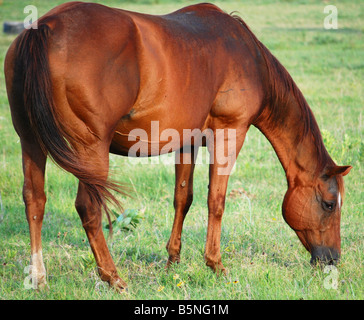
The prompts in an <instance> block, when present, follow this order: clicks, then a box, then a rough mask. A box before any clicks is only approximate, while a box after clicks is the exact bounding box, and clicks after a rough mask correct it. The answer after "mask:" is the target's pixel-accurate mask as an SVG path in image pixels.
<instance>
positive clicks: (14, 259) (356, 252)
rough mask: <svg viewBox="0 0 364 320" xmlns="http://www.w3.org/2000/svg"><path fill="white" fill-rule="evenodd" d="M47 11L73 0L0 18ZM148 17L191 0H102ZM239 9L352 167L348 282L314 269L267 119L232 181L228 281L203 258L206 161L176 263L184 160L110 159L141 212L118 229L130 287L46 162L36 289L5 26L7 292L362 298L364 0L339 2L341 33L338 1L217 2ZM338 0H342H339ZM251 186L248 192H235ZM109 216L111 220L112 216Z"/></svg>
mask: <svg viewBox="0 0 364 320" xmlns="http://www.w3.org/2000/svg"><path fill="white" fill-rule="evenodd" d="M30 2H31V3H32V4H34V5H35V6H37V8H38V10H39V15H42V14H44V13H45V12H47V11H48V10H49V9H51V8H52V7H54V6H55V5H57V4H60V3H62V2H63V1H62V0H47V1H46V0H33V1H28V0H16V1H13V0H2V1H1V0H0V11H1V13H0V14H1V16H0V23H1V25H2V23H3V22H4V21H6V20H20V21H22V20H23V19H24V18H25V14H24V13H23V8H24V7H25V6H26V5H28V4H30ZM94 2H100V3H103V4H106V5H110V6H117V7H123V8H126V9H130V10H136V11H141V12H146V13H167V12H170V11H172V10H175V9H178V8H180V7H182V6H184V5H188V4H192V3H193V1H175V2H172V1H163V0H159V1H158V0H150V1H147V0H145V1H133V2H132V1H130V2H128V1H121V0H102V1H101V0H100V1H94ZM214 3H216V4H217V5H219V6H220V7H221V8H222V9H224V10H225V11H226V12H232V11H238V13H239V14H240V16H242V17H243V19H244V20H245V21H246V22H247V23H248V25H249V26H250V27H251V29H252V30H253V32H255V33H256V35H257V36H258V38H259V39H260V40H261V41H262V42H263V43H264V44H265V45H266V46H267V47H268V48H269V49H270V50H271V51H272V52H273V54H275V55H276V57H277V58H278V59H279V60H280V61H281V62H282V64H283V65H284V66H286V68H287V69H288V71H289V72H290V73H291V75H292V76H293V78H294V79H295V81H296V83H297V84H298V86H299V87H300V89H301V90H302V91H303V93H304V95H305V97H306V99H307V100H308V102H309V104H310V106H311V108H312V110H313V112H314V114H315V116H316V119H317V121H318V123H319V126H320V128H321V130H322V134H323V137H324V140H325V144H326V146H327V149H328V150H329V153H330V154H331V155H332V157H333V158H334V159H335V161H336V162H337V163H338V164H341V165H349V164H350V165H352V166H353V167H354V169H353V170H352V171H351V173H350V174H349V175H348V176H347V177H345V182H346V198H345V204H344V207H343V210H342V260H341V262H340V264H339V265H338V287H337V288H336V289H330V288H326V287H327V286H326V287H325V285H324V284H325V281H327V280H328V279H327V277H328V276H329V275H328V274H326V273H324V271H323V270H321V269H318V268H313V267H311V265H310V263H309V259H310V256H309V253H308V252H306V250H305V249H304V248H303V246H302V245H301V244H300V242H299V240H298V238H297V236H296V235H295V233H294V232H293V231H292V230H291V229H290V228H289V226H288V225H287V224H286V223H285V222H284V221H283V218H282V216H281V203H282V200H283V196H284V193H285V191H286V180H285V176H284V171H283V169H282V167H281V165H280V163H279V161H278V159H277V157H276V155H275V153H274V151H273V149H272V147H271V146H270V144H269V142H268V141H267V140H266V139H265V138H264V136H263V135H261V134H260V133H259V132H258V130H257V129H255V128H251V130H250V131H249V132H248V135H247V138H246V142H245V146H244V148H243V150H242V152H241V153H240V156H239V159H238V162H237V166H236V170H235V172H234V174H233V175H232V176H231V178H230V182H229V189H228V194H229V196H228V197H227V204H226V211H225V214H224V219H223V227H222V236H221V249H222V259H223V263H224V265H225V267H226V268H227V269H228V272H229V273H228V275H227V276H226V277H223V276H222V277H216V276H215V274H213V273H212V272H211V271H210V269H208V268H207V267H206V266H205V265H204V260H203V252H204V244H205V238H206V224H207V207H206V196H207V185H208V180H207V178H208V167H207V165H206V164H203V165H198V166H197V168H196V171H195V188H194V190H195V193H194V203H193V205H192V207H191V209H190V212H189V214H188V216H187V218H186V221H185V227H184V231H183V235H182V236H183V239H182V241H183V243H182V254H181V263H180V264H179V265H175V266H173V268H172V270H170V271H169V272H168V273H167V272H165V270H164V265H165V263H166V260H167V253H166V250H165V244H166V242H167V240H168V238H169V234H170V231H171V228H172V222H173V215H174V214H173V189H174V167H173V165H168V164H159V165H158V164H152V165H149V166H146V165H141V164H136V163H135V162H132V161H129V160H128V159H126V158H122V157H115V156H111V157H110V159H111V167H112V169H114V171H115V172H116V174H117V177H118V180H119V181H121V182H125V183H127V184H129V185H130V186H131V187H132V189H133V190H134V194H133V198H125V199H122V203H123V205H124V207H125V208H127V209H129V210H130V212H137V213H138V215H139V216H140V217H141V218H140V221H139V222H138V223H137V226H136V228H131V230H129V231H128V230H123V229H122V228H121V227H118V226H116V227H115V231H114V237H113V239H112V241H110V242H109V247H110V250H111V253H112V255H113V257H114V260H115V263H116V265H117V268H118V271H119V274H120V276H121V277H122V278H123V279H124V280H125V281H126V282H127V283H128V284H129V293H128V294H124V295H119V294H116V293H115V292H114V291H112V290H109V289H108V288H107V287H106V286H105V285H104V284H102V283H101V282H100V280H99V278H98V276H97V273H96V270H95V266H96V265H95V262H94V259H93V256H92V254H91V250H90V247H89V244H88V241H87V238H86V235H85V233H84V230H83V228H82V225H81V222H80V220H79V217H78V214H77V213H76V210H75V208H74V199H75V195H76V190H77V181H76V179H75V178H74V177H73V176H71V175H70V174H67V173H65V172H63V171H62V170H60V169H58V168H57V167H56V166H55V165H54V164H53V163H51V162H48V166H47V174H46V194H47V198H48V202H47V206H46V214H45V218H44V225H43V233H42V236H43V255H44V262H45V266H46V269H47V273H48V283H49V289H48V290H45V291H39V292H38V291H33V290H27V289H26V288H25V287H24V280H26V277H27V273H26V270H25V267H26V266H27V265H28V264H29V259H30V245H29V243H30V240H29V232H28V225H27V221H26V218H25V214H24V205H23V202H22V194H21V190H22V181H23V178H22V169H21V153H20V144H19V140H18V137H17V135H16V133H15V131H14V129H13V127H12V124H11V118H10V112H9V106H8V101H7V97H6V91H5V85H4V74H3V69H2V68H3V61H4V57H5V53H6V50H7V48H8V46H9V45H10V43H11V41H12V40H13V39H14V36H9V35H4V34H3V33H0V65H1V72H0V195H1V198H0V299H231V300H237V299H340V300H345V299H358V300H361V299H363V297H364V294H363V288H364V276H363V258H364V242H363V230H364V228H363V226H364V223H363V218H364V196H363V179H364V168H363V162H364V143H363V138H364V136H363V135H364V123H363V121H364V120H363V105H364V95H363V81H364V42H363V32H364V7H363V5H362V3H361V1H360V0H357V1H340V2H337V8H338V26H339V29H337V30H325V29H324V28H323V21H324V18H325V16H326V14H324V13H323V10H324V7H325V6H326V5H327V4H328V3H327V1H309V0H307V1H304V0H301V1H288V0H287V1H273V0H265V1H264V0H259V1H253V0H244V1H217V2H214ZM333 4H334V3H333ZM239 190H240V191H241V190H244V192H237V191H239ZM105 221H106V219H105Z"/></svg>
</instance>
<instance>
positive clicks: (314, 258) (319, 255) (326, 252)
mask: <svg viewBox="0 0 364 320" xmlns="http://www.w3.org/2000/svg"><path fill="white" fill-rule="evenodd" d="M339 259H340V253H339V252H338V250H336V249H334V248H328V247H323V246H317V247H314V248H313V249H312V250H311V264H316V263H323V264H326V265H336V264H337V263H338V262H339Z"/></svg>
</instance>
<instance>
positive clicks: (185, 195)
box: [166, 147, 198, 268]
mask: <svg viewBox="0 0 364 320" xmlns="http://www.w3.org/2000/svg"><path fill="white" fill-rule="evenodd" d="M197 148H198V147H191V148H190V149H189V150H183V149H181V150H179V151H176V164H175V171H176V180H175V188H174V209H175V215H174V222H173V227H172V232H171V236H170V238H169V240H168V242H167V246H166V249H167V251H168V255H169V257H168V262H167V266H166V267H167V268H168V267H169V266H170V265H171V264H172V263H174V262H177V263H178V262H179V261H180V252H181V234H182V228H183V222H184V219H185V217H186V215H187V212H188V210H189V208H190V206H191V204H192V200H193V171H194V168H195V160H196V157H197V152H198V149H197Z"/></svg>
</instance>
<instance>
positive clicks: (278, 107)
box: [232, 15, 333, 173]
mask: <svg viewBox="0 0 364 320" xmlns="http://www.w3.org/2000/svg"><path fill="white" fill-rule="evenodd" d="M232 17H233V18H235V19H236V20H237V21H238V22H239V23H240V24H241V25H242V26H243V27H244V28H245V29H246V30H247V32H249V33H250V36H251V37H252V39H253V40H254V42H255V44H256V46H257V47H258V49H259V51H260V53H261V55H262V56H263V58H264V60H265V64H266V67H267V73H268V81H269V83H268V88H269V90H268V91H267V92H266V97H265V100H264V107H266V108H269V112H268V117H267V119H265V121H267V122H268V125H269V126H270V127H272V128H276V127H277V126H279V125H280V124H282V123H283V121H284V115H285V114H286V113H287V112H288V111H289V106H290V104H291V103H292V94H293V99H295V100H296V102H297V104H298V106H299V108H300V112H301V118H302V128H301V130H297V132H298V133H299V135H298V136H297V144H298V143H300V142H301V141H302V140H303V139H304V138H306V137H307V136H308V135H311V136H312V139H313V140H314V143H315V146H316V148H317V155H318V158H317V160H318V163H317V173H320V172H322V170H324V169H325V167H326V166H327V165H331V164H333V161H332V159H331V158H330V156H329V154H328V152H327V150H326V148H325V146H324V143H323V140H322V136H321V132H320V129H319V127H318V124H317V122H316V119H315V117H314V115H313V113H312V111H311V109H310V107H309V105H308V103H307V101H306V99H305V98H304V96H303V94H302V92H301V91H300V89H299V88H298V87H297V85H296V83H295V82H294V80H293V79H292V77H291V75H290V74H289V73H288V71H287V70H286V68H285V67H284V66H283V65H282V64H281V63H280V62H279V61H278V60H277V58H276V57H275V56H273V54H272V53H271V52H270V51H269V50H268V49H267V48H266V46H265V45H264V44H263V43H261V42H260V41H259V40H258V39H257V37H256V36H255V35H254V33H253V32H252V31H251V30H250V28H249V27H248V26H247V24H246V23H245V22H244V21H243V19H242V18H240V17H239V16H237V15H232Z"/></svg>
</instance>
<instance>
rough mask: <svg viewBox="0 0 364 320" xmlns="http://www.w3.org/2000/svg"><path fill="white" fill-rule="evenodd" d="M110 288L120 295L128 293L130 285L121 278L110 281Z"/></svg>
mask: <svg viewBox="0 0 364 320" xmlns="http://www.w3.org/2000/svg"><path fill="white" fill-rule="evenodd" d="M110 286H111V287H112V288H113V289H114V290H116V291H117V292H118V293H128V285H127V284H126V282H125V281H123V280H122V279H121V278H119V279H115V280H112V281H110Z"/></svg>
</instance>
